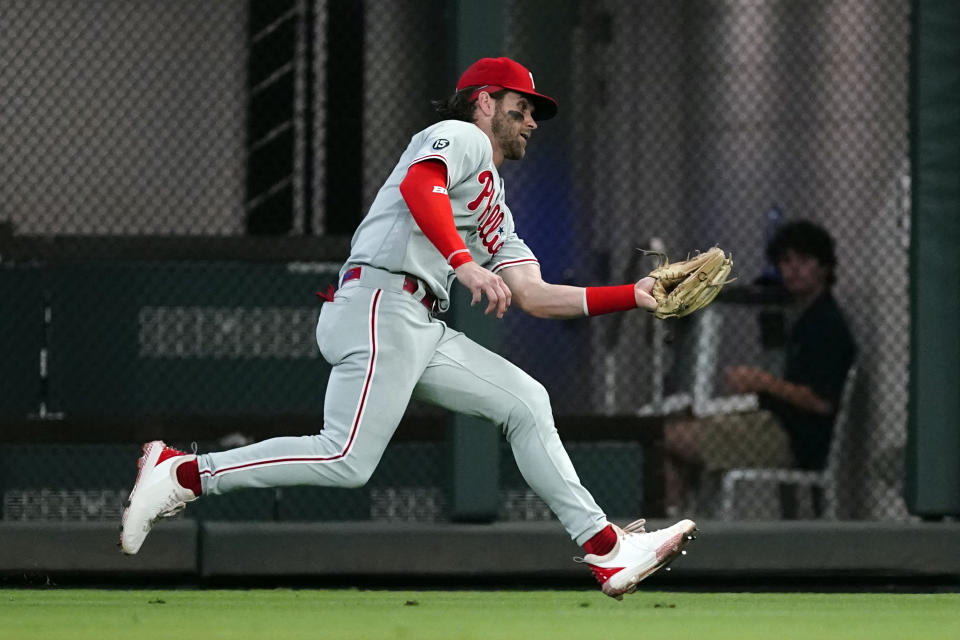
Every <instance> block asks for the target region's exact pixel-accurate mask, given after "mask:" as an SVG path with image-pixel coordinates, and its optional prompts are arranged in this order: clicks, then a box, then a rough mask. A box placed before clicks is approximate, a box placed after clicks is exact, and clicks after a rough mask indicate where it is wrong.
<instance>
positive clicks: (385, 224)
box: [121, 58, 695, 599]
mask: <svg viewBox="0 0 960 640" xmlns="http://www.w3.org/2000/svg"><path fill="white" fill-rule="evenodd" d="M435 106H436V107H437V110H438V111H439V112H440V114H441V115H442V116H443V117H444V118H445V119H443V120H442V121H440V122H438V123H437V124H434V125H432V126H430V127H427V128H426V129H424V130H423V131H420V132H419V133H417V134H416V135H414V136H413V138H411V140H410V144H409V146H408V147H407V149H406V151H404V152H403V155H402V156H401V157H400V161H399V162H398V163H397V166H396V168H395V169H394V170H393V172H392V173H391V174H390V176H389V178H387V180H386V182H385V183H384V185H383V187H382V188H381V189H380V192H379V193H378V195H377V197H376V199H375V200H374V202H373V204H372V206H371V207H370V211H369V212H368V214H367V216H366V217H365V218H364V220H363V222H362V223H361V224H360V226H359V227H358V228H357V230H356V233H355V234H354V236H353V240H352V244H351V253H350V257H349V259H348V260H347V262H346V263H345V264H344V265H343V268H342V269H341V270H340V280H339V288H338V289H337V290H336V292H335V294H332V295H329V299H328V301H327V302H325V303H324V305H323V308H322V310H321V312H320V318H319V322H318V324H317V333H316V336H317V343H318V345H319V347H320V352H321V353H322V355H323V357H324V358H325V359H326V360H327V361H328V362H329V363H330V364H331V365H332V367H333V368H332V371H331V373H330V379H329V383H328V385H327V390H326V397H325V405H324V425H323V429H322V430H321V431H320V433H318V434H317V435H314V436H305V437H281V438H273V439H270V440H265V441H263V442H259V443H255V444H251V445H249V446H244V447H240V448H237V449H232V450H228V451H221V452H214V453H206V454H203V455H192V454H186V453H184V452H182V451H177V450H175V449H172V448H170V447H167V446H166V445H165V444H164V443H163V442H161V441H154V442H150V443H147V444H145V445H144V448H143V456H142V457H141V458H140V460H139V466H140V472H139V474H138V476H137V480H136V484H135V485H134V487H133V490H132V492H131V494H130V503H129V507H128V508H127V509H125V511H124V513H123V518H122V534H121V548H122V549H123V551H124V552H125V553H128V554H134V553H137V551H139V549H140V546H141V545H142V544H143V541H144V539H145V538H146V536H147V534H148V533H149V531H150V528H151V526H152V525H153V524H154V523H155V522H156V521H157V520H158V519H159V518H162V517H165V516H169V515H171V514H173V513H176V512H178V511H179V510H181V509H182V508H184V506H185V505H186V503H187V502H190V501H192V500H195V499H197V498H198V497H200V496H208V495H216V494H221V493H226V492H229V491H235V490H238V489H244V488H247V487H285V486H295V485H314V486H324V487H360V486H363V485H364V484H365V483H366V482H367V480H368V479H369V478H370V476H371V474H372V473H373V471H374V469H375V468H376V466H377V463H378V462H379V461H380V457H381V456H382V454H383V452H384V449H385V448H386V446H387V443H389V442H390V439H391V437H392V436H393V433H394V430H395V429H396V427H397V425H398V424H399V422H400V419H401V417H402V416H403V413H404V411H405V410H406V408H407V404H408V402H409V401H410V399H411V398H416V399H418V400H422V401H425V402H429V403H432V404H435V405H438V406H441V407H445V408H447V409H450V410H452V411H458V412H461V413H465V414H468V415H474V416H480V417H483V418H486V419H488V420H489V421H491V422H493V423H494V424H496V425H497V427H498V428H499V429H500V430H501V431H502V432H503V434H504V435H505V437H506V439H507V441H508V442H509V443H510V446H511V448H512V450H513V454H514V456H515V458H516V461H517V465H518V466H519V468H520V471H521V473H522V474H523V477H524V478H525V479H526V481H527V482H528V483H529V484H530V486H531V488H533V489H534V491H536V492H537V494H538V495H539V496H540V497H541V498H542V499H543V500H544V501H545V502H546V503H547V505H549V507H550V508H551V509H552V510H553V512H554V513H555V514H556V515H557V517H558V519H559V520H560V522H561V524H562V525H563V527H564V528H565V529H566V531H567V533H568V534H569V535H570V536H571V537H572V538H573V539H574V540H575V541H576V542H577V544H579V545H581V546H582V547H583V548H584V550H585V551H586V554H585V556H584V557H583V558H577V560H578V561H581V562H584V563H586V564H587V565H588V566H589V567H590V568H591V569H592V570H593V572H594V575H595V576H596V578H597V579H598V581H599V582H600V583H601V585H602V587H603V591H604V593H606V594H607V595H609V596H612V597H615V598H618V599H619V598H621V597H622V594H624V593H628V592H631V591H633V590H635V589H636V585H637V583H638V582H639V581H640V580H643V579H644V578H645V577H646V576H648V575H650V574H651V573H653V572H654V571H656V570H657V569H659V568H660V567H662V566H664V565H665V564H666V563H668V562H670V561H671V560H672V559H673V558H674V557H676V556H677V555H678V554H679V553H680V552H681V549H682V548H683V546H684V545H685V544H686V542H687V541H688V540H690V539H692V537H693V536H692V534H693V532H694V528H695V525H694V523H693V522H691V521H690V520H682V521H680V522H678V523H676V524H674V525H673V526H671V527H669V528H666V529H661V530H659V531H654V532H645V531H644V529H643V522H642V521H640V520H638V521H637V522H634V523H633V524H631V525H627V526H626V527H624V528H622V529H621V528H620V527H618V526H616V525H614V524H611V523H609V522H608V521H607V519H606V516H605V515H604V512H603V511H602V510H601V509H600V507H599V506H598V505H597V503H596V502H595V501H594V499H593V497H592V496H591V495H590V493H589V492H588V491H587V489H585V488H584V487H583V485H581V484H580V480H579V478H578V477H577V474H576V472H575V471H574V468H573V466H572V464H571V462H570V459H569V457H568V456H567V453H566V451H565V450H564V447H563V444H562V443H561V441H560V438H559V437H558V435H557V431H556V428H555V427H554V422H553V416H552V411H551V407H550V399H549V397H548V395H547V392H546V390H545V389H544V387H543V386H542V385H541V384H540V383H538V382H537V381H536V380H534V379H533V378H531V377H530V376H529V375H528V374H526V373H524V372H523V371H522V370H520V369H519V368H518V367H516V366H515V365H513V364H511V363H510V362H508V361H507V360H505V359H504V358H502V357H500V356H499V355H497V354H495V353H492V352H491V351H488V350H487V349H485V348H483V347H481V346H480V345H478V344H476V343H475V342H473V341H472V340H470V339H469V338H468V337H466V336H465V335H463V334H462V333H460V332H458V331H454V330H453V329H451V328H450V327H448V326H447V325H446V324H445V323H444V322H443V321H442V320H440V319H438V318H437V314H438V313H442V312H444V311H446V310H447V308H448V307H449V304H450V289H451V287H452V286H453V283H454V281H458V282H459V283H460V286H463V287H466V288H467V289H468V290H469V291H470V294H471V295H472V303H473V304H476V303H479V302H482V300H483V298H486V309H485V313H487V314H490V313H493V314H495V315H496V317H497V318H502V317H503V315H504V314H505V313H506V312H507V310H508V309H509V308H510V307H511V306H518V307H520V309H521V310H523V311H525V312H527V313H529V314H531V315H534V316H536V317H542V318H576V317H582V316H594V315H599V314H605V313H611V312H617V311H627V310H631V309H637V308H638V307H639V308H643V309H647V310H652V309H654V308H655V306H656V303H655V301H654V299H653V297H652V296H651V295H650V292H651V289H652V287H653V280H652V279H651V278H649V277H648V278H644V279H642V280H640V281H639V282H637V283H631V284H624V285H620V286H610V287H587V288H582V287H573V286H564V285H555V284H549V283H547V282H544V281H543V279H542V278H541V274H540V266H539V263H538V262H537V258H536V256H534V254H533V252H532V251H531V250H530V248H529V247H527V245H526V244H525V243H524V242H523V240H521V239H520V237H519V236H518V235H517V231H516V228H515V226H514V220H513V214H512V213H511V211H510V208H509V207H508V206H507V203H506V201H505V197H504V184H503V180H502V178H501V177H500V174H499V168H500V166H501V164H502V163H503V162H504V161H505V160H520V159H521V158H523V156H524V154H525V153H526V149H527V145H528V144H529V142H530V139H531V136H532V135H533V134H534V133H535V131H536V129H537V127H538V125H539V122H542V121H544V120H547V119H549V118H551V117H553V116H554V115H555V114H556V112H557V103H556V101H554V100H553V99H552V98H549V97H547V96H545V95H543V94H541V93H538V92H537V91H536V89H535V87H534V82H533V75H532V74H531V73H530V72H529V71H528V70H527V69H526V68H525V67H523V66H522V65H520V64H518V63H517V62H515V61H513V60H511V59H509V58H495V59H494V58H484V59H481V60H479V61H477V62H476V63H474V64H473V65H471V66H470V67H469V68H468V69H467V70H466V71H465V72H464V73H463V75H462V76H461V78H460V80H459V82H458V83H457V90H456V93H455V94H454V95H453V96H451V97H450V98H448V99H447V100H444V101H440V102H437V103H435Z"/></svg>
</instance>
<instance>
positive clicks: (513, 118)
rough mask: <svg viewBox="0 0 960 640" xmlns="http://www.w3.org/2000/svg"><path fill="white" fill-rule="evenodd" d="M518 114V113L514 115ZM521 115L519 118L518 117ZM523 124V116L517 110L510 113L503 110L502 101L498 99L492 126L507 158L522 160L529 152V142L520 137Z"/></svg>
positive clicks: (494, 135) (494, 134)
mask: <svg viewBox="0 0 960 640" xmlns="http://www.w3.org/2000/svg"><path fill="white" fill-rule="evenodd" d="M513 114H517V115H513ZM517 116H519V119H518V118H517ZM522 126H523V116H522V115H520V114H519V113H518V112H516V111H511V112H509V113H507V112H505V111H504V110H503V103H502V101H497V106H496V109H495V111H494V113H493V120H492V121H491V128H492V131H493V137H494V138H495V139H496V141H497V144H498V145H499V146H500V150H501V151H502V152H503V157H504V158H506V159H507V160H522V159H523V156H524V154H525V153H526V152H527V144H526V142H524V140H523V139H522V138H520V129H521V127H522Z"/></svg>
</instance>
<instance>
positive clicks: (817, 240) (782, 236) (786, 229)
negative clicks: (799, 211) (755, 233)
mask: <svg viewBox="0 0 960 640" xmlns="http://www.w3.org/2000/svg"><path fill="white" fill-rule="evenodd" d="M790 250H793V251H795V252H797V253H800V254H803V255H806V256H811V257H814V258H816V259H817V262H819V263H820V264H821V265H823V266H825V267H827V268H828V269H829V273H828V275H827V284H828V285H832V284H833V283H834V282H835V281H836V275H835V274H834V271H835V269H836V266H837V256H836V254H835V253H834V249H833V238H831V237H830V233H829V232H828V231H827V230H826V229H824V228H823V227H821V226H820V225H818V224H816V223H814V222H810V221H809V220H797V221H795V222H788V223H786V224H785V225H783V226H782V227H780V228H779V229H778V230H777V232H776V233H775V234H774V236H773V239H771V240H770V244H769V245H767V258H769V259H770V261H771V262H772V263H773V264H777V263H778V262H780V259H781V258H783V256H784V254H786V252H787V251H790Z"/></svg>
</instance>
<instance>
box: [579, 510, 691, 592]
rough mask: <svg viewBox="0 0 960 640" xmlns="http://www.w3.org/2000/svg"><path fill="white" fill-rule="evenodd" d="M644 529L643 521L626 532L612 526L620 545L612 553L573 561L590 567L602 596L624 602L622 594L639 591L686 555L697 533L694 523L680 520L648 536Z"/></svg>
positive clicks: (590, 555) (588, 556) (625, 529)
mask: <svg viewBox="0 0 960 640" xmlns="http://www.w3.org/2000/svg"><path fill="white" fill-rule="evenodd" d="M643 525H644V520H636V521H634V522H631V523H630V524H628V525H627V526H625V527H624V528H623V529H621V528H620V527H618V526H617V525H612V526H613V528H614V530H615V531H616V532H617V545H616V546H615V547H614V548H613V550H612V551H611V552H610V553H608V554H606V555H604V556H597V555H594V554H592V553H588V554H587V555H585V556H584V557H583V558H574V560H576V561H577V562H583V563H585V564H587V565H588V566H589V567H590V570H591V571H593V575H594V577H596V579H597V582H599V583H600V585H601V587H602V588H603V592H604V593H605V594H607V595H608V596H610V597H611V598H616V599H617V600H622V599H623V594H625V593H633V592H634V591H636V589H637V584H638V583H639V582H640V581H641V580H643V579H644V578H646V577H647V576H649V575H650V574H652V573H653V572H654V571H656V570H657V569H660V568H661V567H664V566H666V565H668V564H670V562H671V561H672V560H673V559H674V558H676V557H677V556H678V555H680V554H681V553H683V552H684V551H683V547H684V545H686V544H687V543H688V542H689V541H691V540H693V539H694V535H693V534H694V532H695V531H696V530H697V525H696V524H695V523H694V522H693V521H692V520H681V521H680V522H678V523H676V524H674V525H672V526H670V527H667V528H666V529H660V530H659V531H651V532H649V533H648V532H646V530H644V528H643Z"/></svg>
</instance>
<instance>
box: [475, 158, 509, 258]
mask: <svg viewBox="0 0 960 640" xmlns="http://www.w3.org/2000/svg"><path fill="white" fill-rule="evenodd" d="M477 182H479V183H480V184H482V185H483V189H482V190H481V191H480V195H478V196H477V197H476V199H475V200H474V201H473V202H471V203H470V204H468V205H467V208H468V209H470V211H477V210H478V209H479V208H480V206H481V205H484V202H486V204H485V206H484V209H483V213H481V214H480V222H479V224H477V234H478V235H479V236H480V241H481V242H483V246H485V247H486V248H487V251H488V252H490V254H491V255H493V254H495V253H496V252H497V251H500V247H502V246H503V240H501V239H500V235H501V234H502V233H503V227H501V226H500V225H501V224H503V210H502V209H501V207H500V203H499V202H498V203H496V204H494V200H496V199H497V193H496V190H495V189H494V188H493V172H492V171H484V172H483V173H481V174H480V175H479V176H477Z"/></svg>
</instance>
